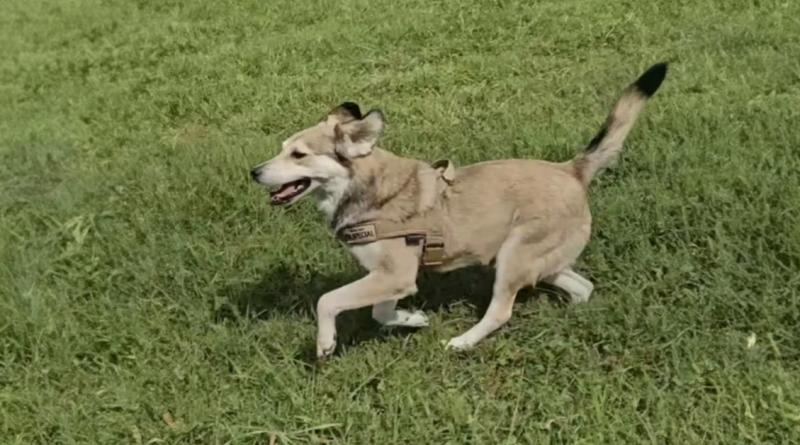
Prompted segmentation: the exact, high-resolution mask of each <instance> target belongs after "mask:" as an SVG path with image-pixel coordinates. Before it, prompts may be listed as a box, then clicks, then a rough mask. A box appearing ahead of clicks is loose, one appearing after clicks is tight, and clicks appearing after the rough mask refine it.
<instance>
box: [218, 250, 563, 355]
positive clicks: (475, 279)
mask: <svg viewBox="0 0 800 445" xmlns="http://www.w3.org/2000/svg"><path fill="white" fill-rule="evenodd" d="M363 276H364V273H363V272H356V271H353V272H351V273H344V274H335V275H324V274H318V273H314V272H313V271H310V270H309V269H308V268H304V267H302V266H300V265H297V264H291V263H279V264H278V265H277V266H275V267H273V268H272V269H271V270H270V271H268V272H266V273H265V274H264V275H262V278H261V280H260V281H258V282H257V283H240V284H236V285H232V286H229V287H228V288H226V289H224V290H223V291H222V294H221V295H220V297H221V303H222V304H221V305H220V306H219V307H218V308H217V309H216V310H215V319H216V321H217V322H218V323H240V322H241V321H242V320H248V319H249V320H252V319H269V318H273V317H275V316H282V315H292V316H298V317H306V318H310V319H314V318H315V315H314V314H315V308H316V303H317V300H318V299H319V297H320V296H321V295H323V294H324V293H326V292H329V291H331V290H333V289H336V288H338V287H341V286H344V285H345V284H348V283H351V282H353V281H355V280H357V279H359V278H361V277H363ZM493 283H494V269H493V268H491V267H469V268H464V269H458V270H455V271H452V272H447V273H443V274H438V273H434V272H428V271H422V272H421V273H420V275H419V278H418V280H417V287H418V289H419V291H418V292H417V294H416V295H414V296H412V297H409V298H407V299H404V300H402V301H401V302H400V303H399V304H398V306H399V307H401V308H415V309H423V310H425V311H426V312H428V313H431V312H441V311H449V309H450V307H451V306H452V305H454V304H457V303H467V304H469V305H471V306H474V307H475V308H476V311H475V317H476V319H475V321H476V322H477V321H478V320H479V319H480V317H481V316H482V315H483V314H484V313H485V312H486V309H487V308H488V306H489V302H490V301H491V297H492V286H493ZM539 297H546V298H548V299H549V300H551V301H555V302H563V295H562V294H561V293H560V292H558V291H557V290H556V289H555V288H552V287H550V286H547V285H537V287H536V289H533V288H531V287H527V288H525V289H523V290H522V291H520V292H519V294H518V295H517V300H516V301H517V302H525V301H528V300H531V299H535V298H539ZM336 325H337V331H338V332H337V335H338V343H339V344H340V345H343V344H344V345H350V346H354V345H358V344H360V343H362V342H366V341H370V340H376V339H377V340H383V339H386V338H388V337H391V336H406V335H408V334H409V333H412V332H414V331H416V329H413V328H392V329H385V328H382V327H381V326H380V325H379V324H378V323H377V322H375V321H374V320H372V317H371V310H370V308H363V309H359V310H356V311H349V312H345V313H343V314H341V315H339V316H338V317H337V323H336ZM314 351H315V345H313V344H309V346H308V349H307V350H306V351H304V352H303V354H302V355H303V357H299V358H302V359H304V360H306V361H311V360H313V356H314Z"/></svg>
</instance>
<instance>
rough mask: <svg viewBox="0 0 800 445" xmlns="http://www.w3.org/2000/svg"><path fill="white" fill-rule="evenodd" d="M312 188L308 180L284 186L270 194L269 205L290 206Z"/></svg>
mask: <svg viewBox="0 0 800 445" xmlns="http://www.w3.org/2000/svg"><path fill="white" fill-rule="evenodd" d="M310 186H311V180H310V179H308V178H303V179H299V180H297V181H292V182H288V183H286V184H283V185H282V186H281V187H280V188H279V189H278V190H275V191H274V192H270V193H269V203H270V204H271V205H274V206H279V205H284V204H288V203H289V202H291V201H292V199H294V198H296V197H297V196H299V195H300V194H301V193H303V192H304V191H306V190H307V189H308V187H310Z"/></svg>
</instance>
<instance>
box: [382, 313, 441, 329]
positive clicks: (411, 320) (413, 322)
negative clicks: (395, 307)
mask: <svg viewBox="0 0 800 445" xmlns="http://www.w3.org/2000/svg"><path fill="white" fill-rule="evenodd" d="M429 324H430V321H429V320H428V316H427V315H425V313H424V312H422V311H414V312H408V311H403V310H399V311H396V312H395V317H394V318H393V319H392V320H389V321H387V322H385V323H384V324H383V325H384V326H403V327H407V328H422V327H425V326H428V325H429Z"/></svg>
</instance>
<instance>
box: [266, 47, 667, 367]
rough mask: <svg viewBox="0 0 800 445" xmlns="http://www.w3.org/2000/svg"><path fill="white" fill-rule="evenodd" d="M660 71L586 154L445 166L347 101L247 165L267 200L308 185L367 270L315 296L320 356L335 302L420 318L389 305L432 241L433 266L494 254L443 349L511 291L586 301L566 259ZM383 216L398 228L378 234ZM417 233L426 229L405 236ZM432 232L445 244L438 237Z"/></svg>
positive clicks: (484, 329)
mask: <svg viewBox="0 0 800 445" xmlns="http://www.w3.org/2000/svg"><path fill="white" fill-rule="evenodd" d="M666 73H667V65H666V64H664V63H661V64H657V65H653V66H652V67H651V68H650V69H648V70H647V72H645V73H644V74H643V75H642V76H641V77H640V78H639V79H638V80H637V81H636V82H634V83H633V85H631V86H630V87H629V88H628V89H627V90H626V92H625V93H624V94H623V96H622V98H621V99H620V100H619V101H618V102H617V104H616V106H615V107H614V109H613V111H612V112H611V114H610V115H609V116H608V119H607V120H606V123H605V125H604V126H603V128H602V129H601V130H600V132H599V134H598V135H597V136H596V137H595V138H594V139H593V140H592V141H591V142H590V144H589V146H588V147H587V148H586V150H585V152H584V153H583V154H581V155H579V156H578V157H576V158H575V159H573V160H572V161H569V162H565V163H550V162H545V161H534V160H505V161H493V162H485V163H480V164H476V165H471V166H468V167H464V168H460V169H457V170H455V172H452V171H450V170H449V169H448V170H446V171H443V169H441V168H440V169H436V168H434V167H432V166H431V165H429V164H427V163H425V162H422V161H418V160H414V159H407V158H402V157H398V156H396V155H394V154H392V153H389V152H386V151H383V150H381V149H379V148H378V147H377V144H378V137H379V135H380V134H381V132H382V131H383V129H384V125H385V124H384V118H383V115H382V113H381V112H380V111H377V110H373V111H370V112H369V113H367V114H366V115H364V116H362V115H361V111H360V110H359V108H358V106H357V105H355V104H353V103H345V104H342V105H341V106H339V107H337V108H335V109H334V110H333V111H331V113H330V114H329V115H328V116H327V117H326V118H324V119H323V120H322V121H321V122H319V123H318V124H316V125H314V126H313V127H310V128H308V129H305V130H303V131H301V132H299V133H297V134H295V135H293V136H292V137H290V138H289V139H287V140H286V141H285V142H284V143H283V150H282V151H281V153H280V154H279V155H278V156H276V157H275V158H273V159H271V160H269V161H268V162H266V163H264V164H262V165H260V166H258V167H256V168H254V169H253V170H252V171H251V175H252V177H253V179H254V180H256V181H257V182H259V183H260V184H263V185H265V186H267V187H270V188H276V190H275V191H273V192H272V193H271V194H270V195H271V198H270V201H271V204H273V205H286V204H291V203H294V202H296V201H298V200H299V199H300V198H302V197H304V196H307V195H310V194H313V196H314V197H315V198H316V201H317V205H318V207H319V208H320V210H322V212H324V213H325V215H326V216H327V217H328V219H329V221H330V225H331V227H332V229H333V230H334V231H335V232H336V233H337V234H339V235H340V236H341V235H342V233H345V234H346V235H345V236H344V238H345V239H346V244H347V246H348V248H349V249H350V251H351V252H352V253H353V254H354V255H355V257H356V258H357V259H358V262H359V263H360V264H361V265H362V266H363V267H364V268H365V269H367V271H368V272H369V273H368V275H367V276H366V277H364V278H362V279H360V280H357V281H355V282H353V283H350V284H348V285H346V286H344V287H341V288H339V289H336V290H333V291H331V292H328V293H326V294H325V295H323V296H322V297H321V298H320V300H319V303H318V305H317V317H318V328H319V330H318V337H317V355H318V356H319V357H321V358H322V357H326V356H328V355H329V354H331V353H332V352H333V350H334V348H335V346H336V341H335V337H336V324H335V319H336V315H337V314H339V313H341V312H343V311H347V310H351V309H356V308H361V307H364V306H372V308H373V309H372V314H373V317H374V318H375V319H376V320H377V321H378V322H380V323H382V324H384V325H387V326H426V325H427V324H428V319H427V317H426V316H425V314H424V313H422V312H419V311H416V312H409V311H404V310H397V309H395V306H396V304H397V300H399V299H401V298H404V297H407V296H409V295H412V294H414V293H415V292H416V291H417V287H416V284H415V283H416V279H417V271H418V269H419V267H420V263H421V260H422V259H425V258H426V257H425V255H427V253H428V250H430V252H433V251H434V249H437V251H438V255H437V256H439V257H442V256H443V258H436V259H434V260H433V261H432V263H433V264H436V266H435V269H436V270H439V271H447V270H452V269H456V268H459V267H463V266H467V265H472V264H490V263H492V262H493V263H494V266H495V268H496V271H497V272H496V278H495V283H494V293H493V296H492V301H491V304H490V305H489V308H488V310H487V311H486V315H484V317H483V319H482V320H481V321H480V322H479V323H477V324H476V325H475V326H473V327H472V328H471V329H470V330H469V331H467V332H466V333H464V334H463V335H461V336H459V337H456V338H453V339H452V340H450V341H449V342H448V343H447V347H448V348H453V349H459V350H460V349H467V348H470V347H472V346H474V345H475V344H476V343H478V342H479V341H480V340H482V339H483V338H485V337H486V336H487V335H489V334H490V333H491V332H493V331H495V330H496V329H498V328H499V327H500V326H502V325H503V324H504V323H506V321H508V319H509V318H510V317H511V311H512V306H513V303H514V299H515V297H516V294H517V292H518V291H519V290H520V289H521V288H523V287H525V286H528V285H535V284H536V283H537V282H538V281H545V282H547V283H551V284H553V285H555V286H557V287H559V288H561V289H564V290H565V291H566V292H567V293H568V294H569V295H570V297H571V300H572V301H575V302H583V301H587V300H588V299H589V296H590V294H591V293H592V290H593V285H592V283H591V282H590V281H589V280H587V279H585V278H583V277H582V276H580V275H578V274H577V273H576V272H574V271H573V270H572V269H571V268H570V266H571V265H572V264H573V263H574V262H575V260H576V259H577V258H578V256H579V255H580V253H581V251H582V250H583V249H584V247H585V246H586V244H587V242H588V241H589V235H590V227H591V215H590V214H589V206H588V203H587V198H586V192H587V188H588V185H589V183H590V181H591V180H592V177H593V176H594V175H595V173H596V172H597V171H598V170H599V169H601V168H603V167H604V166H606V165H607V164H609V163H610V162H611V161H613V160H614V159H615V158H616V157H617V156H618V155H619V153H620V151H621V150H622V145H623V142H624V141H625V138H626V136H627V135H628V132H629V131H630V129H631V127H632V126H633V123H634V121H635V120H636V118H637V116H638V115H639V113H640V112H641V111H642V108H643V107H644V105H645V102H646V101H647V99H648V98H649V97H650V96H652V95H653V94H654V93H655V92H656V90H657V89H658V87H659V86H660V85H661V82H662V81H663V80H664V77H665V76H666ZM445 167H446V166H445ZM364 223H367V224H366V225H365V224H364ZM387 226H389V227H392V228H393V230H394V231H393V232H392V231H391V230H390V232H391V233H389V234H388V235H385V236H381V234H380V233H376V230H377V232H381V231H382V230H383V229H382V228H385V227H387ZM353 227H355V229H353ZM365 227H366V228H365ZM376 227H378V229H376ZM404 229H408V230H404ZM428 229H430V230H428ZM416 232H421V233H422V235H421V236H411V235H409V233H416ZM434 232H436V237H437V239H439V240H440V241H442V242H443V245H442V244H441V243H438V244H436V245H435V246H434V244H433V242H432V241H431V240H432V239H433V233H434ZM426 236H429V238H426ZM426 239H427V241H426ZM360 241H366V242H360ZM426 261H427V260H426Z"/></svg>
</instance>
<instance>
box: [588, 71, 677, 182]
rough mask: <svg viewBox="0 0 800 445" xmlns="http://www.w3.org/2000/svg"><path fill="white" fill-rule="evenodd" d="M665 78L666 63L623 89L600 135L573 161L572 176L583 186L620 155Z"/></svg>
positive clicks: (646, 72) (647, 72)
mask: <svg viewBox="0 0 800 445" xmlns="http://www.w3.org/2000/svg"><path fill="white" fill-rule="evenodd" d="M666 75H667V64H666V63H657V64H655V65H653V66H651V67H650V68H649V69H648V70H647V71H645V73H644V74H642V75H641V77H639V78H638V79H636V82H634V83H633V84H632V85H631V86H630V87H628V89H627V90H625V93H623V95H622V97H621V98H620V99H619V100H618V101H617V104H616V105H614V109H613V110H612V111H611V114H610V115H609V116H608V118H607V119H606V123H605V124H604V125H603V127H602V128H601V129H600V132H599V133H597V136H595V137H594V139H592V141H591V142H589V145H588V146H587V147H586V150H585V151H584V152H583V153H582V154H581V155H579V156H578V157H577V158H575V159H574V160H573V165H574V167H575V174H576V175H577V176H578V179H580V180H581V182H583V184H584V185H587V186H588V185H589V183H590V182H591V181H592V178H593V177H594V175H595V174H596V173H597V172H598V170H600V169H602V168H603V167H605V166H606V165H608V164H609V163H611V162H612V161H613V160H614V159H616V158H617V156H619V154H620V152H621V151H622V144H623V143H624V142H625V138H626V137H627V136H628V132H629V131H631V127H633V123H634V122H636V118H637V117H638V116H639V113H641V111H642V109H643V108H644V104H645V103H646V102H647V99H648V98H650V96H652V95H653V94H655V92H656V91H657V90H658V87H660V86H661V82H663V81H664V77H666Z"/></svg>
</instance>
